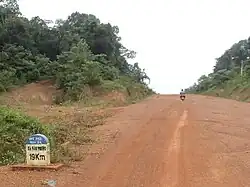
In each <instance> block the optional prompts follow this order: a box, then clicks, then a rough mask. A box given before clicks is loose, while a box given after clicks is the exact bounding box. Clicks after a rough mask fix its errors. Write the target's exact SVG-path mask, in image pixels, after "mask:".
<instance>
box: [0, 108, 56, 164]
mask: <svg viewBox="0 0 250 187" xmlns="http://www.w3.org/2000/svg"><path fill="white" fill-rule="evenodd" d="M0 121H1V122H0V165H5V164H12V163H17V162H23V161H24V159H25V140H26V139H27V138H28V137H29V136H30V135H32V134H36V133H41V134H44V135H46V136H47V137H48V138H49V140H50V142H51V144H52V147H53V142H54V141H53V140H52V139H51V133H52V128H49V126H46V125H42V124H41V123H40V122H39V121H38V120H36V119H34V118H31V117H28V116H25V115H23V114H21V113H19V112H17V111H14V110H11V109H8V108H5V107H0Z"/></svg>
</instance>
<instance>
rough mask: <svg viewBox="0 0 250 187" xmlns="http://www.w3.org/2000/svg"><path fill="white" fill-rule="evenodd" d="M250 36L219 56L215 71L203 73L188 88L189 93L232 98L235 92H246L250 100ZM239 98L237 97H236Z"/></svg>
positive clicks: (245, 97) (245, 98) (238, 95)
mask: <svg viewBox="0 0 250 187" xmlns="http://www.w3.org/2000/svg"><path fill="white" fill-rule="evenodd" d="M249 57H250V37H249V38H248V39H245V40H241V41H239V42H238V43H235V44H233V45H232V46H231V47H230V48H229V49H227V50H226V51H225V52H224V53H223V54H222V55H221V56H220V57H219V58H217V59H216V64H215V66H214V68H213V72H211V73H210V74H208V75H202V76H201V77H200V78H199V79H198V81H197V83H195V84H194V85H192V86H190V87H189V88H187V89H186V91H187V92H188V93H198V94H209V95H214V96H222V97H228V98H232V96H233V95H234V93H236V94H237V97H241V96H240V95H241V94H242V93H244V98H238V99H240V100H248V99H249V96H250V94H247V92H248V89H249V88H250V83H249V80H250V60H249ZM236 99H237V98H236Z"/></svg>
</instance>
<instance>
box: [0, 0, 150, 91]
mask: <svg viewBox="0 0 250 187" xmlns="http://www.w3.org/2000/svg"><path fill="white" fill-rule="evenodd" d="M51 25H52V26H51ZM135 56H136V52H135V51H133V50H130V49H127V48H126V47H125V46H123V45H122V43H121V37H120V36H119V28H118V26H112V25H111V24H110V23H102V22H101V21H100V20H99V19H98V18H97V17H96V16H95V15H92V14H84V13H79V12H73V13H72V14H71V15H69V16H68V18H67V19H66V20H62V19H58V20H56V21H55V23H53V22H52V21H49V20H43V19H41V18H40V17H38V16H36V17H33V18H32V19H30V20H29V19H27V18H26V17H25V16H23V15H22V13H21V12H20V10H19V6H18V2H17V0H0V91H8V90H9V89H10V88H11V87H12V86H13V85H21V84H26V83H30V82H33V81H39V80H43V79H51V80H54V81H55V82H56V84H57V86H58V88H60V89H63V90H64V91H65V93H66V92H70V91H74V92H75V91H76V92H77V93H80V92H81V89H82V87H83V85H88V86H94V85H100V84H102V81H103V80H109V81H114V80H116V79H119V78H120V77H124V76H125V77H127V78H128V79H130V80H131V81H132V82H135V83H139V84H142V85H144V86H145V87H147V85H146V84H145V83H144V80H145V79H149V77H148V76H147V74H146V73H145V72H144V70H142V69H141V68H140V67H139V65H138V63H134V64H133V65H131V64H129V63H128V61H127V60H128V59H133V58H135ZM76 95H77V94H76Z"/></svg>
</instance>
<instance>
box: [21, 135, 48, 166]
mask: <svg viewBox="0 0 250 187" xmlns="http://www.w3.org/2000/svg"><path fill="white" fill-rule="evenodd" d="M26 163H27V165H32V166H47V165H49V164H50V144H49V140H48V138H47V137H46V136H45V135H43V134H34V135H32V136H30V137H29V138H28V139H27V141H26Z"/></svg>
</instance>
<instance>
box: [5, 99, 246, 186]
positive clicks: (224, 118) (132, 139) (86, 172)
mask: <svg viewBox="0 0 250 187" xmlns="http://www.w3.org/2000/svg"><path fill="white" fill-rule="evenodd" d="M98 133H99V137H101V139H100V143H99V144H96V145H94V146H93V147H92V149H91V151H90V152H91V153H92V154H89V156H87V158H86V159H85V160H84V161H83V162H78V163H74V164H73V165H72V166H71V167H67V168H63V169H62V170H60V171H58V172H34V171H33V172H13V171H10V169H9V168H6V167H4V168H1V169H0V186H1V187H12V186H13V187H14V186H15V187H31V186H36V187H37V186H43V185H42V181H44V180H46V179H54V180H56V181H57V185H56V187H243V186H244V187H250V144H249V140H250V105H249V104H248V103H240V102H237V101H232V100H226V99H219V98H214V97H206V96H188V98H187V100H186V101H185V102H181V101H180V100H179V98H178V96H174V95H173V96H164V95H161V96H160V95H157V96H153V97H152V98H149V99H147V100H145V101H143V102H141V103H138V104H134V105H131V106H128V107H125V108H124V109H122V110H120V111H119V113H117V114H116V115H115V116H114V117H112V118H110V119H108V121H107V123H106V125H103V126H101V127H99V128H98Z"/></svg>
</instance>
